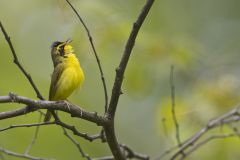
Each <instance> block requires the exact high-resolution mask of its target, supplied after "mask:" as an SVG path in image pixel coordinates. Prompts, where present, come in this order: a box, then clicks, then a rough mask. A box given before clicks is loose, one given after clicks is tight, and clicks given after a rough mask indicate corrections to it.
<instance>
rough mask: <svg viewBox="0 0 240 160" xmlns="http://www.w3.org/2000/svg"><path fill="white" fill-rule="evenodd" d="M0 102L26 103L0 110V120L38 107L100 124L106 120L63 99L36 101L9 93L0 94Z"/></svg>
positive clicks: (103, 123)
mask: <svg viewBox="0 0 240 160" xmlns="http://www.w3.org/2000/svg"><path fill="white" fill-rule="evenodd" d="M0 103H21V104H25V105H28V106H27V107H24V108H21V109H17V110H13V111H8V112H1V113H0V120H1V119H6V118H12V117H17V116H20V115H24V114H27V113H29V112H34V111H36V110H38V109H52V110H60V111H63V112H67V113H70V114H71V116H72V117H78V118H81V119H85V120H87V121H90V122H93V123H96V124H97V125H100V126H103V125H105V124H106V121H107V120H106V118H105V117H103V116H99V115H97V113H96V112H87V111H85V110H83V109H82V108H80V107H79V106H77V105H73V104H70V103H68V104H67V103H66V102H65V101H46V100H39V101H37V100H32V99H29V98H27V97H22V96H18V95H16V94H13V93H10V94H9V95H8V96H0Z"/></svg>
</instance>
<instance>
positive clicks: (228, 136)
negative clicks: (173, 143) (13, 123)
mask: <svg viewBox="0 0 240 160" xmlns="http://www.w3.org/2000/svg"><path fill="white" fill-rule="evenodd" d="M238 136H240V133H236V132H234V133H229V134H219V135H211V136H209V137H208V138H206V139H204V140H202V141H201V142H198V143H197V144H196V145H194V146H193V147H192V148H191V149H190V150H189V151H187V152H185V154H184V156H182V157H181V158H180V160H183V159H185V158H187V157H188V156H189V155H190V154H191V153H193V152H194V151H195V150H197V149H199V148H200V147H201V146H203V145H205V144H206V143H209V142H210V141H212V140H215V139H225V138H231V137H238Z"/></svg>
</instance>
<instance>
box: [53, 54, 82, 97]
mask: <svg viewBox="0 0 240 160" xmlns="http://www.w3.org/2000/svg"><path fill="white" fill-rule="evenodd" d="M61 65H62V66H61V67H63V68H62V69H63V70H62V72H61V74H60V77H59V79H58V81H57V84H56V87H57V89H56V92H55V94H54V96H53V97H52V100H65V99H67V97H69V96H70V95H71V94H72V92H73V91H74V90H76V89H77V88H78V87H81V86H82V83H83V81H84V73H83V71H82V68H81V66H80V63H79V61H78V59H77V57H76V56H75V55H74V54H72V53H69V54H68V55H67V57H65V58H64V59H63V62H62V64H61Z"/></svg>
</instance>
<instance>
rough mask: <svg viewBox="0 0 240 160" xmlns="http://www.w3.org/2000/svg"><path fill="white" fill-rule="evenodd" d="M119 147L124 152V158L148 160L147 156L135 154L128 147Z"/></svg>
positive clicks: (122, 145)
mask: <svg viewBox="0 0 240 160" xmlns="http://www.w3.org/2000/svg"><path fill="white" fill-rule="evenodd" d="M120 146H121V147H122V148H123V149H124V150H125V151H126V157H127V158H135V159H140V160H149V156H148V155H144V154H140V153H136V152H134V151H133V150H132V149H131V148H130V147H128V146H127V145H126V144H120Z"/></svg>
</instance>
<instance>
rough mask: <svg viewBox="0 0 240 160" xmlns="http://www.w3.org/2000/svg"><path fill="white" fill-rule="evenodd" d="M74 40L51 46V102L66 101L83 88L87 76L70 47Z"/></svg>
mask: <svg viewBox="0 0 240 160" xmlns="http://www.w3.org/2000/svg"><path fill="white" fill-rule="evenodd" d="M71 42H72V40H70V39H68V40H66V41H64V42H59V41H55V42H53V43H52V45H51V57H52V62H53V67H54V70H53V73H52V75H51V85H50V89H49V100H50V101H61V100H63V101H65V100H67V98H68V97H69V96H70V95H71V94H72V93H73V92H74V91H75V90H76V89H77V88H79V87H81V86H82V84H83V82H84V79H85V76H84V72H83V69H82V67H81V65H80V61H79V60H78V58H77V57H76V55H75V54H74V50H73V47H72V46H71V45H70V43H71ZM52 112H53V111H51V110H47V113H46V115H45V118H44V122H48V121H50V119H51V116H52Z"/></svg>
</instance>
